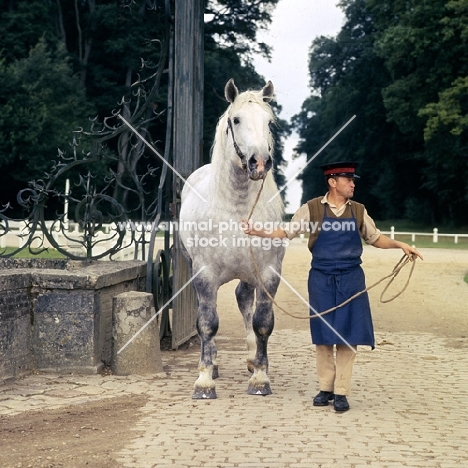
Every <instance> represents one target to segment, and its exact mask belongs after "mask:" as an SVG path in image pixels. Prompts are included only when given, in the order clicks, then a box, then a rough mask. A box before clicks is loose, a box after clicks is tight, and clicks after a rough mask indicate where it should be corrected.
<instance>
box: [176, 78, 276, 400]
mask: <svg viewBox="0 0 468 468" xmlns="http://www.w3.org/2000/svg"><path fill="white" fill-rule="evenodd" d="M273 92H274V88H273V84H272V83H271V82H268V83H267V84H266V85H265V86H264V87H263V89H261V90H260V91H246V92H243V93H239V91H238V89H237V87H236V85H235V84H234V81H233V80H232V79H231V80H230V81H228V83H227V84H226V87H225V97H226V100H227V101H228V102H229V103H230V105H229V107H228V109H227V110H226V112H225V113H224V114H223V115H222V116H221V118H220V119H219V122H218V125H217V129H216V135H215V141H214V144H213V146H212V149H211V151H212V153H211V164H207V165H205V166H203V167H201V168H199V169H198V170H196V171H195V172H194V173H193V174H191V175H190V177H189V178H188V179H187V181H186V184H185V186H184V189H183V191H182V204H181V210H180V219H179V230H180V238H181V241H182V243H183V246H184V248H185V250H186V254H187V255H188V257H189V259H190V262H191V267H192V275H193V278H194V279H193V286H194V287H195V290H196V293H197V297H198V312H197V331H198V334H199V337H200V340H201V354H200V361H199V377H198V379H197V381H196V382H195V385H194V393H193V398H195V399H204V398H216V389H215V381H214V379H215V378H217V377H218V366H217V361H216V356H217V350H216V345H215V341H214V340H215V336H216V333H217V331H218V325H219V317H218V312H217V307H216V301H217V294H218V289H219V287H220V286H221V285H223V284H225V283H227V282H229V281H232V280H235V279H238V280H240V282H239V284H238V286H237V288H236V292H235V294H236V299H237V304H238V307H239V309H240V311H241V313H242V316H243V319H244V324H245V329H246V334H247V351H248V354H247V367H248V369H249V371H250V372H252V375H251V377H250V380H249V383H248V393H249V394H254V395H269V394H270V393H271V388H270V380H269V378H268V375H267V370H268V355H267V344H268V339H269V337H270V335H271V333H272V331H273V325H274V316H273V305H272V301H271V299H270V298H269V297H274V296H275V294H276V290H277V288H278V284H279V276H278V274H280V273H281V264H282V260H283V256H284V252H285V245H284V241H283V240H281V239H262V238H259V237H248V236H247V235H246V234H245V233H244V232H243V230H242V229H240V220H241V219H245V218H246V217H247V216H248V215H249V213H250V210H251V209H252V208H253V207H254V213H253V217H254V218H255V222H256V223H264V225H265V226H267V227H268V226H271V225H276V224H278V225H279V223H280V222H281V221H282V215H283V203H282V200H281V197H280V196H275V195H278V193H277V192H278V188H277V186H276V183H275V181H274V178H273V174H272V171H271V168H272V167H273V137H272V134H271V131H270V126H271V125H272V124H274V122H275V118H274V114H273V111H272V109H271V107H270V105H269V102H270V101H271V99H272V98H273ZM262 184H263V188H262V190H261V193H260V196H259V198H258V202H257V203H256V199H257V196H258V194H259V191H260V189H261V187H262ZM267 223H268V224H267ZM272 269H274V271H273V270H272ZM275 272H276V273H275ZM266 291H268V294H267V293H266ZM254 302H255V304H254Z"/></svg>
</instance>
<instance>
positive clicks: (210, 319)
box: [192, 278, 219, 400]
mask: <svg viewBox="0 0 468 468" xmlns="http://www.w3.org/2000/svg"><path fill="white" fill-rule="evenodd" d="M197 280H198V278H197ZM194 283H195V281H194ZM198 286H199V287H197V284H195V289H196V290H197V295H198V313H197V331H198V336H199V337H200V341H201V352H200V361H199V366H198V370H199V376H198V379H197V380H196V382H195V385H194V391H193V395H192V398H194V399H197V400H200V399H214V398H216V386H215V381H214V380H213V379H214V378H216V377H217V376H218V375H217V374H218V371H217V366H216V365H215V361H216V345H215V341H214V338H215V336H216V333H217V332H218V326H219V318H218V313H217V312H216V293H213V292H208V291H207V289H208V288H206V283H205V284H203V287H200V286H201V285H200V284H198Z"/></svg>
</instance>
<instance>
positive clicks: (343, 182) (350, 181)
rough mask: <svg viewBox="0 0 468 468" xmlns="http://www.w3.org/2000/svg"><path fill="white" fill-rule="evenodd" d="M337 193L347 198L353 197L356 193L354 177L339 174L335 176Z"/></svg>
mask: <svg viewBox="0 0 468 468" xmlns="http://www.w3.org/2000/svg"><path fill="white" fill-rule="evenodd" d="M335 182H336V185H335V188H336V193H337V194H338V195H341V196H343V197H345V198H352V197H353V195H354V177H343V176H338V177H336V178H335Z"/></svg>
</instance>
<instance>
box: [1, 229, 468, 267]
mask: <svg viewBox="0 0 468 468" xmlns="http://www.w3.org/2000/svg"><path fill="white" fill-rule="evenodd" d="M52 224H53V221H47V222H46V225H47V226H48V228H49V229H51V226H52ZM129 226H130V225H129ZM135 226H137V230H138V227H139V228H141V226H140V225H138V223H137V224H136V225H135ZM8 227H9V231H8V233H7V234H5V235H3V236H0V248H5V247H14V248H19V247H21V246H23V245H24V244H25V243H26V242H27V239H28V234H29V231H28V228H27V225H26V223H25V222H23V221H20V222H9V226H8ZM169 227H170V226H169ZM165 228H166V229H167V227H165ZM148 229H149V226H148ZM150 230H151V229H149V230H148V231H147V232H148V236H149V233H150ZM115 231H116V226H115V224H106V225H103V226H102V229H101V231H99V232H97V233H96V235H95V237H93V242H97V243H96V246H95V247H94V248H93V254H94V255H99V253H103V252H105V251H106V250H109V249H110V248H111V247H112V245H113V244H114V242H115V239H114V241H113V240H112V239H109V235H112V233H113V232H115ZM382 233H383V234H386V235H388V236H389V237H390V238H391V239H395V236H410V238H411V242H416V237H431V238H432V242H433V243H435V244H436V243H438V242H439V239H440V238H442V237H445V238H453V242H454V244H458V241H459V239H461V238H467V239H468V234H443V233H439V230H438V229H437V228H434V229H433V230H432V233H431V232H404V231H395V227H394V226H392V227H391V228H390V231H382ZM0 234H1V231H0ZM53 234H54V239H55V240H56V242H57V243H58V244H59V245H60V246H61V247H63V248H64V249H65V250H67V249H71V250H73V249H74V248H76V243H73V242H70V241H69V240H68V239H67V237H68V238H71V239H73V238H77V239H78V238H79V237H80V235H81V234H80V232H79V229H78V224H76V223H71V222H70V223H69V224H68V231H67V233H66V236H65V235H64V234H63V233H62V232H58V231H57V232H54V233H53ZM301 237H302V236H301ZM158 240H160V243H161V246H156V248H158V247H159V248H162V245H163V242H164V241H163V239H162V238H159V239H158V238H157V241H158ZM157 244H159V242H157ZM31 246H32V248H41V247H46V248H51V245H50V243H49V242H48V241H47V239H46V238H45V237H44V236H43V234H42V233H36V236H35V240H34V241H33V243H32V245H31ZM123 246H124V247H125V246H126V247H125V248H123V249H121V250H120V251H119V252H118V253H117V254H116V255H114V256H113V258H114V259H115V260H133V259H134V252H135V244H134V243H132V232H131V229H130V228H129V229H128V231H127V232H126V234H125V238H124V241H123ZM77 253H79V252H77ZM81 254H83V252H81ZM138 257H139V258H140V257H141V252H140V255H138Z"/></svg>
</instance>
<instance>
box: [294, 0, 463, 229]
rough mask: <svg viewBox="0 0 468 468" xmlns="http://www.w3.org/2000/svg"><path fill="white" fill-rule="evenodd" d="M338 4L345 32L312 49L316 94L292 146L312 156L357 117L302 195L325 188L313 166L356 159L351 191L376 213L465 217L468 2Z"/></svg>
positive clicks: (308, 176) (307, 177) (348, 0)
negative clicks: (461, 187) (459, 182)
mask: <svg viewBox="0 0 468 468" xmlns="http://www.w3.org/2000/svg"><path fill="white" fill-rule="evenodd" d="M340 6H341V8H342V9H343V11H344V12H345V15H346V22H345V24H344V26H343V28H342V30H341V31H340V32H339V33H338V35H337V36H336V37H335V38H326V37H320V38H317V39H316V40H315V41H314V42H313V44H312V47H311V52H310V59H309V60H310V61H309V69H310V78H311V88H312V90H313V93H312V96H311V97H310V98H308V99H306V100H305V101H304V105H303V109H302V111H301V113H300V114H298V115H297V116H295V117H294V119H293V125H294V126H295V128H296V129H297V130H298V131H299V134H300V137H301V141H300V143H299V145H298V148H297V152H302V153H306V154H307V156H308V158H310V157H311V156H312V155H313V154H315V152H316V151H317V150H318V149H319V148H320V146H321V145H322V144H324V143H325V142H326V141H327V139H328V138H327V137H328V136H329V135H332V134H333V133H334V132H335V131H336V130H337V129H338V128H339V127H340V126H341V125H342V124H343V123H344V122H346V121H347V120H348V118H349V117H350V116H351V115H353V114H355V115H356V116H357V118H356V120H355V122H353V123H352V125H351V128H350V129H349V130H348V129H347V130H346V131H345V132H344V133H343V134H342V135H340V136H339V137H338V138H337V140H336V141H334V142H333V143H332V145H330V147H329V148H327V150H326V151H325V152H324V153H323V154H322V155H321V156H320V157H319V158H318V159H319V161H317V162H316V163H315V162H314V163H311V164H310V166H309V167H308V171H307V172H305V173H304V175H303V186H304V199H307V198H310V196H311V195H314V196H315V195H318V194H319V193H322V192H323V185H322V184H320V185H319V184H317V179H318V178H319V177H320V175H319V174H320V172H319V170H318V167H317V166H318V165H320V164H323V163H325V162H329V161H331V160H340V159H346V160H348V159H352V160H356V161H358V162H359V163H360V167H359V172H360V175H361V176H362V178H361V180H360V181H359V182H358V184H357V190H356V198H357V199H358V200H360V201H362V202H363V203H365V204H366V206H368V209H369V211H370V212H371V213H372V214H373V215H374V216H375V217H377V218H380V219H385V218H389V217H403V216H405V215H411V216H412V217H414V218H415V219H417V220H421V221H425V222H431V223H433V222H437V223H438V224H440V223H443V224H446V225H451V224H453V225H456V224H459V225H460V224H466V223H467V222H468V210H466V203H467V202H468V195H467V193H466V191H460V190H458V188H457V184H456V178H458V179H461V180H465V179H466V178H467V177H468V156H467V154H468V139H467V135H468V129H467V122H468V117H467V115H468V100H467V97H466V96H467V81H466V80H467V77H468V61H467V50H468V49H467V40H468V0H459V1H449V2H447V1H445V0H433V1H431V2H406V1H393V2H388V1H385V0H343V1H341V3H340ZM361 186H362V187H361Z"/></svg>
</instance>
